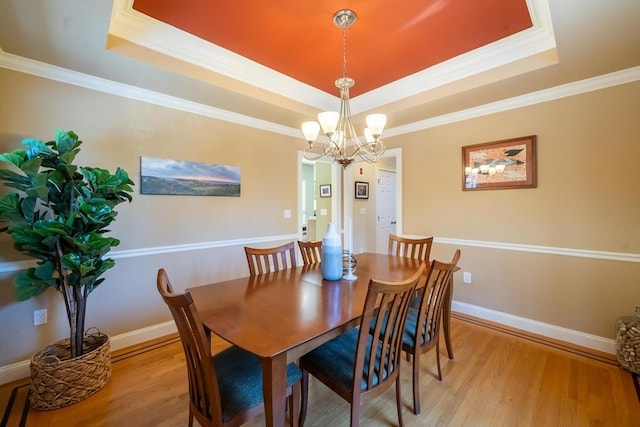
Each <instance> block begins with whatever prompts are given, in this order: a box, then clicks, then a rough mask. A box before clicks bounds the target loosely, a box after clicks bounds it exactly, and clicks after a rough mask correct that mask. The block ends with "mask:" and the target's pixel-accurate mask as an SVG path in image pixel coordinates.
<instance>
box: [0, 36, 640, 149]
mask: <svg viewBox="0 0 640 427" xmlns="http://www.w3.org/2000/svg"><path fill="white" fill-rule="evenodd" d="M0 68H6V69H9V70H13V71H17V72H21V73H26V74H31V75H34V76H37V77H42V78H45V79H49V80H55V81H59V82H62V83H67V84H70V85H74V86H80V87H84V88H87V89H91V90H96V91H99V92H104V93H108V94H111V95H116V96H122V97H125V98H129V99H134V100H138V101H142V102H147V103H150V104H155V105H159V106H162V107H166V108H172V109H175V110H180V111H184V112H188V113H192V114H198V115H202V116H206V117H210V118H213V119H218V120H223V121H226V122H231V123H235V124H239V125H242V126H249V127H252V128H256V129H261V130H265V131H268V132H273V133H277V134H280V135H286V136H292V137H295V138H298V137H300V129H298V128H291V127H288V126H282V125H279V124H277V123H272V122H268V121H265V120H260V119H256V118H253V117H249V116H246V115H242V114H238V113H234V112H231V111H227V110H223V109H220V108H216V107H212V106H210V105H205V104H200V103H197V102H193V101H188V100H185V99H181V98H178V97H175V96H170V95H166V94H163V93H160V92H155V91H151V90H147V89H142V88H139V87H136V86H132V85H127V84H123V83H119V82H115V81H112V80H107V79H103V78H100V77H96V76H92V75H89V74H84V73H80V72H77V71H72V70H68V69H66V68H62V67H58V66H55V65H51V64H46V63H44V62H40V61H35V60H33V59H29V58H24V57H21V56H18V55H14V54H10V53H7V52H4V51H3V50H2V48H1V47H0ZM638 80H640V66H637V67H633V68H628V69H626V70H621V71H616V72H613V73H609V74H605V75H602V76H597V77H592V78H589V79H585V80H580V81H577V82H573V83H568V84H564V85H561V86H556V87H553V88H549V89H544V90H541V91H537V92H532V93H530V94H526V95H521V96H517V97H513V98H508V99H504V100H501V101H496V102H493V103H489V104H485V105H481V106H478V107H473V108H469V109H466V110H461V111H457V112H454V113H449V114H443V115H440V116H436V117H431V118H428V119H425V120H420V121H417V122H414V123H409V124H406V125H402V126H397V127H395V128H389V129H386V130H385V132H384V134H385V137H386V138H389V137H391V136H399V135H404V134H408V133H412V132H418V131H421V130H424V129H429V128H433V127H437V126H442V125H446V124H450V123H455V122H459V121H463V120H469V119H473V118H476V117H482V116H486V115H489V114H495V113H499V112H503V111H508V110H512V109H516V108H522V107H526V106H529V105H534V104H539V103H543V102H549V101H553V100H556V99H561V98H565V97H569V96H574V95H579V94H582V93H587V92H592V91H595V90H601V89H605V88H608V87H612V86H617V85H622V84H627V83H632V82H635V81H638Z"/></svg>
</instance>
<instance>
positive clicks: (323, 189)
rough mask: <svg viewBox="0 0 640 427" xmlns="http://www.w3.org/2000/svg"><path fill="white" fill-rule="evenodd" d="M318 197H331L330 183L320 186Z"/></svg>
mask: <svg viewBox="0 0 640 427" xmlns="http://www.w3.org/2000/svg"><path fill="white" fill-rule="evenodd" d="M320 197H331V184H324V185H321V186H320Z"/></svg>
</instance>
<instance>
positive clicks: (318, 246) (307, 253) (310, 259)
mask: <svg viewBox="0 0 640 427" xmlns="http://www.w3.org/2000/svg"><path fill="white" fill-rule="evenodd" d="M298 247H300V253H301V254H302V263H303V264H304V265H309V264H317V263H319V262H320V260H321V259H322V240H318V241H316V242H302V241H300V240H298Z"/></svg>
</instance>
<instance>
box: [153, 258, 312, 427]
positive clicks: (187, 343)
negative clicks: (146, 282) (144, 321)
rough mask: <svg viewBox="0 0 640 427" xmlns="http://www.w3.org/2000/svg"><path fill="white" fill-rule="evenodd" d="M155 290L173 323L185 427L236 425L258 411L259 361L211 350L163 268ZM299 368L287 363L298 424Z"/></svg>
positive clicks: (191, 307) (235, 350)
mask: <svg viewBox="0 0 640 427" xmlns="http://www.w3.org/2000/svg"><path fill="white" fill-rule="evenodd" d="M157 287H158V292H160V295H161V296H162V299H163V300H164V302H165V303H166V304H167V306H168V307H169V311H170V312H171V315H172V316H173V320H174V321H175V323H176V326H177V327H178V333H179V335H180V340H181V341H182V347H183V349H184V355H185V359H186V364H187V374H188V379H189V427H192V426H193V419H194V418H195V419H196V420H197V421H198V423H199V424H200V425H201V426H203V427H236V426H240V425H241V424H243V423H245V422H247V421H248V420H249V419H251V418H253V417H255V416H256V415H259V414H261V413H262V412H264V401H263V393H262V366H261V364H260V360H259V359H258V358H257V357H256V356H254V355H253V354H251V353H248V352H246V351H244V350H242V349H241V348H240V347H236V346H231V347H229V348H227V349H225V350H223V351H221V352H219V353H217V354H215V355H212V354H211V333H210V332H209V330H207V329H205V328H204V326H203V324H202V322H201V321H200V316H199V315H198V311H197V309H196V306H195V304H194V303H193V299H192V298H191V294H190V293H189V292H186V293H184V294H177V293H175V292H174V291H173V287H172V286H171V282H170V281H169V277H168V275H167V272H166V271H165V270H164V269H160V270H158V276H157ZM300 378H301V372H300V369H299V368H298V367H297V366H296V364H294V363H291V364H289V365H288V366H287V396H288V397H289V401H288V405H289V421H290V425H291V427H295V426H297V425H298V420H299V405H300V393H301V390H300Z"/></svg>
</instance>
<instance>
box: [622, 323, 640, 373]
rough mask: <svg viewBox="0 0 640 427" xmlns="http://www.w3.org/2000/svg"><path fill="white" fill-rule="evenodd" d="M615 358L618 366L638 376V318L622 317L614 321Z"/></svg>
mask: <svg viewBox="0 0 640 427" xmlns="http://www.w3.org/2000/svg"><path fill="white" fill-rule="evenodd" d="M616 358H617V359H618V363H620V366H622V367H623V368H625V369H626V370H628V371H631V372H634V373H636V374H640V317H638V316H622V317H620V318H619V319H618V320H616Z"/></svg>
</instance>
